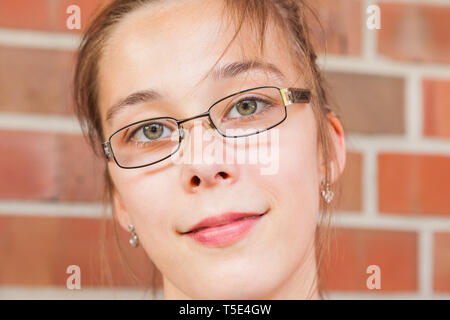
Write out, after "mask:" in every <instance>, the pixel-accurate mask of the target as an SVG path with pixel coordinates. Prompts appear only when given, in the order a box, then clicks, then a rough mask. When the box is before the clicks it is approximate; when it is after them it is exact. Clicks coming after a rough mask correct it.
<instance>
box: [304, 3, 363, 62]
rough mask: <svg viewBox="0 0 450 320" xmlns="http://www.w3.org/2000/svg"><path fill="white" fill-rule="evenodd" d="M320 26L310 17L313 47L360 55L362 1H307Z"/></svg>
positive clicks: (324, 50)
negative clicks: (316, 15)
mask: <svg viewBox="0 0 450 320" xmlns="http://www.w3.org/2000/svg"><path fill="white" fill-rule="evenodd" d="M310 4H311V6H312V8H313V9H314V10H315V12H316V13H317V14H318V18H319V20H320V25H319V24H318V23H317V21H316V20H315V19H313V18H311V17H310V19H309V21H310V22H309V25H310V27H311V29H312V30H313V31H314V33H313V39H314V43H315V45H316V47H318V48H319V50H320V51H321V52H323V53H325V52H326V53H329V54H338V55H352V56H359V55H361V1H360V0H316V1H311V2H310Z"/></svg>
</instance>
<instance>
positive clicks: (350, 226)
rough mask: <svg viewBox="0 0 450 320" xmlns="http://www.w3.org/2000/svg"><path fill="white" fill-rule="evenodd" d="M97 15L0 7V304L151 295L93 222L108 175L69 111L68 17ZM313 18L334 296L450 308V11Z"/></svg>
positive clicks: (399, 6)
mask: <svg viewBox="0 0 450 320" xmlns="http://www.w3.org/2000/svg"><path fill="white" fill-rule="evenodd" d="M99 3H100V1H98V0H96V1H92V0H89V1H88V0H78V1H76V0H67V1H66V0H61V1H52V0H32V1H29V0H2V1H0V154H1V155H3V156H2V157H0V177H1V178H0V298H5V297H37V298H39V297H41V298H42V297H80V296H81V297H88V298H89V297H98V296H100V295H101V296H102V297H117V295H118V296H119V297H138V298H139V297H142V291H141V288H142V286H143V284H148V283H149V281H150V279H152V277H153V276H156V279H157V282H156V283H157V288H161V283H160V281H159V280H160V275H159V274H157V273H153V270H154V269H153V265H152V264H151V262H149V261H148V260H147V259H146V256H145V253H144V252H143V251H142V249H133V250H132V249H131V248H129V246H127V243H126V242H127V240H126V239H127V237H128V235H127V234H126V233H124V232H122V231H120V237H121V240H122V241H121V242H122V243H123V249H124V253H125V255H126V256H127V257H128V258H129V261H130V264H131V265H132V266H134V268H133V269H134V271H135V272H136V273H137V276H138V279H139V281H140V283H141V284H136V282H135V281H133V279H132V278H131V277H130V276H129V275H128V273H127V269H126V267H125V266H123V265H122V264H121V263H120V261H119V258H118V254H117V247H116V244H115V242H114V241H113V240H112V234H111V223H110V222H111V221H108V222H107V224H106V225H104V224H103V223H102V221H103V220H102V208H101V203H100V201H101V192H102V178H101V176H100V174H99V172H101V170H100V169H101V168H102V166H103V165H104V164H103V162H102V161H101V160H100V159H96V158H94V156H93V155H91V153H90V152H89V150H88V148H87V145H86V143H85V141H84V139H83V138H82V136H81V134H80V129H79V127H78V124H77V122H76V120H75V118H74V115H73V113H72V111H71V106H72V105H71V99H70V95H69V87H70V79H71V75H72V71H73V53H74V50H75V48H76V46H77V44H78V41H79V36H80V32H79V30H75V31H71V30H67V28H66V17H67V16H68V14H66V8H67V6H69V5H71V4H77V5H79V6H80V8H81V13H82V15H81V17H82V27H84V26H85V25H86V21H88V19H89V16H90V15H91V13H92V12H94V10H95V8H96V7H97V6H98V4H99ZM371 4H377V5H379V7H380V8H381V27H382V28H381V29H380V30H369V29H368V28H366V19H367V17H368V15H367V13H366V8H367V7H368V6H369V5H371ZM314 6H316V7H317V10H318V13H319V15H320V17H321V18H322V23H323V26H324V30H325V34H320V33H318V36H319V39H320V40H326V43H327V45H326V48H325V46H322V52H325V50H326V53H327V54H326V56H325V55H324V54H322V55H321V57H320V64H321V66H322V68H323V69H324V71H325V72H326V77H327V79H328V81H329V83H330V89H331V92H332V94H333V97H334V99H335V102H336V103H337V104H338V105H339V106H340V109H341V112H342V117H343V120H344V125H345V129H346V134H347V146H348V156H347V159H348V162H347V166H346V169H345V172H344V176H343V186H344V189H343V198H342V200H341V204H340V210H339V212H337V213H336V214H335V217H334V224H335V225H336V237H335V245H333V247H332V248H333V250H332V255H331V258H330V266H329V277H328V278H329V282H328V288H329V290H330V297H331V298H333V297H337V298H354V297H357V298H365V297H368V298H378V297H384V298H389V297H406V298H409V297H411V298H420V297H423V298H435V297H445V298H450V196H449V195H450V187H449V181H450V32H449V31H450V1H447V0H433V1H429V0H415V1H401V0H392V1H381V0H380V1H370V0H320V1H314ZM318 44H319V45H321V44H322V42H321V41H318ZM4 155H7V156H4ZM103 235H105V236H106V238H107V240H108V241H107V246H106V247H105V248H103V247H102V245H101V243H100V242H99V241H98V239H99V238H100V237H101V236H103ZM101 252H106V253H107V257H108V260H107V261H109V263H110V265H111V272H110V273H108V272H104V271H103V272H102V270H104V269H103V268H102V267H101V266H102V262H101V257H102V255H101V254H100V253H101ZM71 264H76V265H79V266H80V267H81V270H82V285H83V289H84V290H81V291H80V292H74V291H70V290H67V289H65V284H66V279H67V276H68V275H67V274H66V273H65V269H66V267H67V266H68V265H71ZM369 265H377V266H379V267H380V270H381V290H369V289H368V288H367V287H366V280H367V278H368V276H369V274H367V273H366V269H367V267H368V266H369ZM136 266H139V267H136ZM103 279H113V281H112V283H110V284H108V285H105V284H104V283H103V282H102V281H101V280H103ZM110 286H112V288H111V287H110ZM111 290H112V291H111ZM75 291H76V290H75ZM121 294H122V296H120V295H121Z"/></svg>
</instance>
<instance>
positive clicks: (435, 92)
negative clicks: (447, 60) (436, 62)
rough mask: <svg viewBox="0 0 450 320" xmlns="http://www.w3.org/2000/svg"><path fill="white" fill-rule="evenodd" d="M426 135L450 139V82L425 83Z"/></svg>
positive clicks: (431, 81)
mask: <svg viewBox="0 0 450 320" xmlns="http://www.w3.org/2000/svg"><path fill="white" fill-rule="evenodd" d="M423 105H424V135H425V136H430V137H440V138H450V80H432V79H426V80H424V81H423Z"/></svg>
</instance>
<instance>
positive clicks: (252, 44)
mask: <svg viewBox="0 0 450 320" xmlns="http://www.w3.org/2000/svg"><path fill="white" fill-rule="evenodd" d="M308 12H309V9H308V7H307V5H306V3H305V1H303V0H297V1H294V0H246V1H242V0H214V1H204V0H164V1H162V0H159V1H157V0H117V1H113V2H111V3H110V4H109V5H108V6H107V7H106V8H104V9H103V11H102V12H101V13H100V14H99V15H98V16H97V17H96V18H95V20H94V21H93V23H92V24H91V26H90V28H89V29H88V30H87V32H86V33H85V35H84V38H83V41H82V44H81V47H80V50H79V55H78V62H77V66H76V74H75V80H74V88H75V97H76V107H77V114H78V117H79V120H80V122H81V123H82V125H83V128H84V129H85V132H86V134H87V135H88V136H89V138H90V141H91V143H92V146H93V148H94V150H96V151H99V152H102V153H103V155H104V157H105V161H107V168H106V179H107V187H108V193H107V196H108V199H109V200H108V201H110V203H111V207H112V208H113V215H114V219H116V220H117V221H118V222H119V224H120V226H121V227H122V228H124V229H125V230H127V231H128V232H130V244H131V245H132V246H138V245H141V246H142V247H143V248H144V250H145V252H146V253H147V254H148V257H149V259H151V260H152V261H153V263H154V264H155V265H156V267H157V268H158V269H159V270H160V271H161V274H162V277H163V289H164V298H165V299H311V298H312V299H318V298H322V294H321V281H319V280H320V279H319V272H318V271H319V266H320V263H321V261H322V256H323V253H324V249H325V248H326V246H325V245H324V244H325V243H326V242H325V241H324V239H325V238H324V235H326V233H323V232H324V231H325V229H324V228H320V229H319V226H320V225H321V224H322V222H321V221H323V219H324V218H326V217H328V216H329V212H330V211H331V206H332V205H333V203H335V201H336V199H333V193H334V192H335V191H336V186H337V182H338V180H339V177H340V175H341V173H342V170H343V168H344V165H345V140H344V132H343V128H342V125H341V122H340V120H339V118H338V116H337V113H336V112H335V111H334V110H332V108H331V107H330V106H329V105H328V104H327V97H326V92H325V89H324V83H323V80H322V77H321V74H320V71H319V70H318V67H317V65H316V53H315V51H314V48H313V46H312V44H311V40H310V35H309V31H308V26H307V15H308ZM268 153H269V154H270V156H269V157H268V158H266V157H265V156H264V155H267V154H268ZM239 154H241V155H242V154H243V155H244V157H241V156H239ZM252 159H253V161H252ZM255 159H256V161H255ZM268 162H270V163H269V165H268ZM264 169H266V170H264Z"/></svg>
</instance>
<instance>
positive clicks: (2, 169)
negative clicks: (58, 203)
mask: <svg viewBox="0 0 450 320" xmlns="http://www.w3.org/2000/svg"><path fill="white" fill-rule="evenodd" d="M0 154H1V157H0V177H1V179H0V198H1V199H47V200H51V199H55V198H56V197H57V195H58V185H57V182H56V181H57V180H56V179H57V175H58V141H57V137H56V136H55V135H54V134H51V133H39V132H33V131H0Z"/></svg>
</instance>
